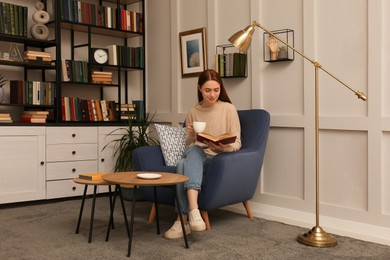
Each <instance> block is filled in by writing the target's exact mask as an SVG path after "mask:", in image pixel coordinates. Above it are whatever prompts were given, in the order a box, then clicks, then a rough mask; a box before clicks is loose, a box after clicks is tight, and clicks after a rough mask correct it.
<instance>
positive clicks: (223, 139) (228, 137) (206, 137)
mask: <svg viewBox="0 0 390 260" xmlns="http://www.w3.org/2000/svg"><path fill="white" fill-rule="evenodd" d="M236 138H237V136H235V135H232V134H231V133H224V134H222V135H220V136H217V137H216V136H212V135H210V134H207V133H203V132H202V133H198V134H197V135H196V140H197V141H198V142H202V143H204V142H211V143H214V144H219V143H221V144H231V143H234V142H235V141H236Z"/></svg>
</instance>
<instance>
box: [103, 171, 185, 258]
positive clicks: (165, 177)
mask: <svg viewBox="0 0 390 260" xmlns="http://www.w3.org/2000/svg"><path fill="white" fill-rule="evenodd" d="M139 174H148V175H150V174H160V175H161V177H160V178H156V179H153V178H150V179H149V178H146V177H148V176H147V175H146V176H144V177H143V178H140V177H138V176H139ZM149 177H153V176H149ZM188 179H189V178H188V177H187V176H184V175H181V174H173V173H167V172H136V171H134V172H116V173H110V174H106V175H104V176H103V180H105V181H106V182H108V183H110V184H115V185H116V188H115V191H116V193H117V194H119V196H120V199H121V203H122V209H123V213H124V217H125V223H126V227H127V233H128V236H129V243H128V248H127V256H128V257H129V256H130V254H131V243H132V239H133V226H134V212H135V204H136V193H137V188H138V186H154V202H155V209H156V223H157V234H160V227H159V221H158V206H157V192H156V187H157V186H172V187H173V188H176V185H177V184H180V183H184V182H186V181H187V180H188ZM121 185H134V192H133V202H132V210H131V220H130V227H129V225H128V224H127V215H126V212H125V207H124V206H123V198H122V196H121V188H120V186H121ZM175 190H176V189H175ZM176 202H177V207H178V211H179V216H180V222H181V227H182V231H183V234H184V243H185V246H186V248H188V247H189V246H188V241H187V235H186V232H185V228H184V222H183V219H182V214H181V205H180V203H179V200H178V197H177V191H176ZM110 214H111V216H110V223H109V225H108V227H109V228H108V229H107V236H106V240H108V237H109V232H110V226H111V222H112V219H113V210H111V213H110Z"/></svg>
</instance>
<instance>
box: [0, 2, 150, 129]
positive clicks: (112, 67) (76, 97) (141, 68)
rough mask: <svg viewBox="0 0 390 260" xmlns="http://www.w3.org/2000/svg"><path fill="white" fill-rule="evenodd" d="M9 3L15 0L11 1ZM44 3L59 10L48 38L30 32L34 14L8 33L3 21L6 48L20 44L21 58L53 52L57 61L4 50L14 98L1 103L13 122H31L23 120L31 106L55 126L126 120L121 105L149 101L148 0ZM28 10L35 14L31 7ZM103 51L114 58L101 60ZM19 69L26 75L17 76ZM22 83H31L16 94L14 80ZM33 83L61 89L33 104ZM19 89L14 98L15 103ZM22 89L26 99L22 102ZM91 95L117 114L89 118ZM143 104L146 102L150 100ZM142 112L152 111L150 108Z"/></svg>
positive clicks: (2, 62)
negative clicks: (16, 57) (11, 56)
mask: <svg viewBox="0 0 390 260" xmlns="http://www.w3.org/2000/svg"><path fill="white" fill-rule="evenodd" d="M4 1H6V2H7V5H11V4H10V1H8V0H4ZM19 2H22V3H25V4H19V3H18V5H20V6H22V7H20V8H21V10H26V9H29V8H33V9H34V5H33V4H31V2H30V1H19ZM42 3H43V4H44V6H45V9H44V10H45V11H47V12H48V13H49V14H50V16H51V19H50V21H49V22H48V23H47V27H48V28H49V30H50V32H51V33H50V36H49V38H48V39H47V40H41V39H34V38H32V36H31V35H30V33H28V32H29V31H28V32H27V33H26V30H30V28H31V26H32V24H31V21H30V20H29V19H27V18H26V17H24V18H23V19H22V20H21V21H22V22H20V21H18V24H20V26H21V25H22V24H24V26H25V28H24V29H21V30H20V32H19V33H18V34H11V33H5V32H4V30H2V27H0V46H1V45H7V44H8V43H9V44H15V45H16V46H17V48H18V51H19V52H20V53H21V54H22V55H21V56H23V53H24V52H25V51H28V50H31V51H40V52H48V53H51V55H52V60H51V62H49V63H42V62H41V63H39V62H27V61H26V60H24V59H23V58H22V59H19V60H11V59H2V56H1V55H2V54H3V53H4V52H5V49H4V50H1V49H0V52H1V55H0V69H1V68H5V69H4V70H2V72H3V71H5V72H4V73H3V74H4V75H5V77H6V78H7V79H9V82H8V84H7V85H6V86H4V88H6V91H5V92H6V99H5V102H3V103H1V104H0V113H10V114H11V115H12V123H11V124H8V125H18V126H19V125H21V126H24V125H30V124H27V123H26V122H22V120H21V118H22V114H23V111H25V110H45V111H48V112H49V115H48V117H47V122H46V123H45V124H44V125H50V126H52V125H54V126H55V125H58V126H61V125H69V124H70V125H75V126H77V125H78V124H79V125H83V126H85V125H91V126H94V125H118V124H122V122H121V119H120V109H118V108H119V107H121V104H129V103H132V100H144V97H145V85H146V78H145V64H144V63H145V62H144V61H145V39H144V38H145V33H144V19H145V17H144V0H92V1H84V0H80V1H76V0H44V1H42ZM1 6H2V5H1V4H0V8H1ZM25 13H26V11H25ZM27 13H28V14H31V11H30V12H27ZM21 14H23V12H22V13H21ZM20 28H22V27H20ZM100 38H102V39H106V43H104V40H102V41H99V40H100ZM111 39H113V41H111ZM5 48H8V46H7V47H5ZM97 49H103V50H106V51H107V55H108V61H107V62H106V63H103V64H99V63H98V62H96V60H95V59H94V51H95V50H97ZM12 68H15V71H17V73H18V75H19V76H15V74H16V72H13V71H12ZM9 70H11V71H12V72H11V73H9V74H10V76H8V75H7V72H8V71H9ZM15 81H18V82H19V83H20V84H23V88H22V89H20V88H18V89H19V92H18V93H15V90H14V89H15V88H14V87H13V88H12V90H11V82H13V83H12V84H13V85H15V83H14V82H15ZM31 82H40V84H42V85H43V86H45V85H47V84H46V82H50V84H51V85H52V86H53V91H51V92H52V93H54V96H53V99H52V102H51V103H39V104H38V103H31V102H28V101H27V94H26V93H27V92H28V91H30V90H29V89H28V86H29V85H30V83H31ZM31 84H32V83H31ZM38 89H40V91H41V92H40V93H46V91H45V89H44V88H42V87H41V88H39V87H38ZM11 91H12V93H11ZM32 91H34V89H33V90H32ZM11 95H12V96H14V98H13V99H12V101H11ZM15 95H16V96H18V95H22V96H23V97H21V98H20V97H19V98H18V99H17V100H19V101H18V102H14V100H16V99H15ZM64 98H65V100H70V101H69V103H68V104H64ZM20 100H22V101H20ZM90 101H94V103H95V104H96V105H97V104H99V105H100V110H96V111H95V113H98V112H99V111H103V110H105V109H107V108H108V107H109V108H110V109H112V111H110V112H109V111H106V112H105V113H106V114H108V113H110V114H111V115H112V114H113V115H112V116H110V117H107V116H95V117H88V119H86V117H85V116H84V117H83V116H82V113H85V111H84V110H85V109H84V108H83V107H84V106H83V105H81V104H83V103H84V102H87V103H91V102H90ZM96 101H99V102H96ZM103 101H105V104H103ZM113 104H114V105H113ZM142 104H143V106H145V102H142ZM68 109H70V111H68ZM88 109H90V108H88ZM93 109H94V108H92V110H93ZM141 110H142V111H145V109H144V107H143V108H141ZM101 113H103V112H101ZM67 114H73V115H74V116H71V117H69V116H66V115H67ZM96 118H99V119H98V120H96ZM104 118H106V120H105V119H104ZM1 125H4V124H1V123H0V126H1Z"/></svg>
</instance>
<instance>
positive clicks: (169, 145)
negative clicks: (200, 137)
mask: <svg viewBox="0 0 390 260" xmlns="http://www.w3.org/2000/svg"><path fill="white" fill-rule="evenodd" d="M155 127H156V130H157V135H158V138H159V139H160V145H161V151H162V153H163V156H164V161H165V165H166V166H175V165H176V164H177V162H178V161H180V159H181V158H182V157H183V153H184V150H185V149H186V144H185V138H186V130H185V128H183V127H180V128H179V127H172V126H167V125H159V124H155Z"/></svg>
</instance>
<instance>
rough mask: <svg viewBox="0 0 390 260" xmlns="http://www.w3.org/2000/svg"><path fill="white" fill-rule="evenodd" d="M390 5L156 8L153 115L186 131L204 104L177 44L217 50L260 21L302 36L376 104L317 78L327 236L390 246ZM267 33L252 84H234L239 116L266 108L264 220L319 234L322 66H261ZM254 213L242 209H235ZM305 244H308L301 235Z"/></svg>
mask: <svg viewBox="0 0 390 260" xmlns="http://www.w3.org/2000/svg"><path fill="white" fill-rule="evenodd" d="M389 12H390V3H389V1H385V0H375V1H368V0H293V1H292V0H273V1H271V0H242V1H235V0H208V1H205V0H202V1H191V0H180V1H179V0H148V1H147V36H148V38H147V48H148V61H147V69H148V77H147V78H148V81H147V84H148V87H147V89H148V102H147V103H148V109H149V111H157V112H158V117H157V118H158V120H160V121H165V122H170V123H172V124H173V125H177V124H179V123H180V122H181V121H182V120H183V118H184V116H185V114H186V111H187V109H188V108H189V107H190V106H192V105H193V104H194V103H195V102H196V80H197V78H196V77H194V78H185V79H183V78H181V72H180V49H179V45H178V42H179V37H178V34H179V32H181V31H186V30H192V29H196V28H200V27H206V30H207V44H208V53H207V54H208V55H207V56H208V59H209V67H210V68H214V67H215V64H214V58H213V57H214V54H215V46H216V45H217V44H225V43H228V42H227V38H228V37H229V36H230V35H232V34H233V33H235V32H236V31H238V30H240V29H242V28H244V27H245V26H247V25H249V24H250V23H251V21H252V20H254V19H255V20H257V21H259V22H260V23H261V24H262V25H263V26H265V27H267V28H268V29H271V30H276V29H284V28H289V29H293V30H294V31H295V47H296V48H297V49H298V50H302V51H303V52H304V53H306V54H307V55H308V56H309V57H310V58H313V59H315V60H318V61H319V62H320V63H321V65H322V66H323V67H324V68H325V69H327V70H328V71H330V72H331V73H333V74H334V75H335V76H336V77H339V78H340V79H341V80H342V81H344V82H345V83H347V84H348V85H350V86H351V87H352V88H353V89H355V90H360V91H363V92H364V93H366V94H367V95H368V101H367V102H364V101H361V100H359V99H357V97H356V96H355V95H354V94H353V92H351V91H349V90H348V89H347V88H345V87H344V86H342V85H341V84H340V83H338V82H337V81H336V80H334V79H333V78H331V77H330V76H328V75H327V74H326V73H324V72H320V74H319V93H320V98H319V107H320V112H319V113H320V137H319V142H320V146H319V152H320V156H319V173H320V174H319V175H320V225H321V226H322V227H324V229H325V230H326V231H327V232H329V233H335V234H340V235H347V236H352V237H355V238H360V239H365V240H368V241H373V242H378V243H383V244H387V245H390V189H389V188H388V187H390V162H389V160H388V159H387V158H388V157H389V154H390V105H389V103H388V102H386V101H387V100H388V99H389V96H390V84H389V83H390V76H389V74H388V73H386V72H387V71H388V70H389V68H390V54H389V52H387V51H385V50H386V47H388V46H389V44H390V27H389V26H390V25H389V24H390V17H389V16H388V15H385V14H387V13H389ZM262 36H263V32H262V31H261V30H257V32H256V33H255V35H254V39H253V42H252V47H251V49H250V51H249V64H248V65H249V67H248V69H249V73H248V78H245V79H225V80H224V83H225V84H226V87H227V90H228V92H229V94H230V96H231V98H232V100H233V102H234V104H235V105H236V106H237V108H238V109H248V108H265V109H267V110H268V111H269V112H270V113H271V130H270V136H269V143H268V146H267V152H266V158H265V162H264V169H263V171H262V178H261V181H260V183H259V185H258V189H257V192H256V194H255V197H254V198H253V200H252V201H251V205H252V209H253V211H254V214H255V215H256V216H259V217H264V218H269V219H274V220H279V221H282V222H285V223H290V224H295V225H300V226H304V227H307V228H311V227H313V226H314V225H315V128H314V66H313V65H312V64H311V63H310V62H308V61H305V60H304V59H302V58H301V57H300V56H298V55H296V56H295V60H294V61H293V62H284V63H266V62H263V53H262V52H263V40H262ZM228 208H229V209H231V210H234V211H238V212H244V211H243V209H241V205H236V206H233V207H228ZM297 235H298V234H297Z"/></svg>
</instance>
